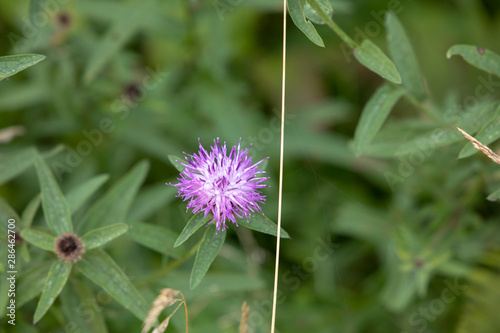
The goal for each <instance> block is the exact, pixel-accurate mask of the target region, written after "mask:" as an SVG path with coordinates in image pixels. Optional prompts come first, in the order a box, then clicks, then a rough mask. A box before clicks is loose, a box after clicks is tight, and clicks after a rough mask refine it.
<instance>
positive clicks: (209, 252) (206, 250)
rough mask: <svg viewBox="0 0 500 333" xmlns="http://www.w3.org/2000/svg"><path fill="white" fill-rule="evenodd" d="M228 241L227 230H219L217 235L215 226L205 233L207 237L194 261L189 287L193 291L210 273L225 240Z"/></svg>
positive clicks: (204, 237)
mask: <svg viewBox="0 0 500 333" xmlns="http://www.w3.org/2000/svg"><path fill="white" fill-rule="evenodd" d="M225 239H226V229H224V230H219V231H218V232H217V233H215V228H214V226H210V227H208V228H207V231H205V236H203V240H202V242H201V244H200V247H199V248H198V252H196V259H195V260H194V265H193V270H192V271H191V279H190V280H189V286H190V288H191V289H194V288H196V286H197V285H199V284H200V282H201V280H203V277H204V276H205V274H207V272H208V268H210V265H211V264H212V262H213V261H214V259H215V257H217V254H218V253H219V251H220V249H221V248H222V244H224V240H225Z"/></svg>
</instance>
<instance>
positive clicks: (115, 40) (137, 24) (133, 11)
mask: <svg viewBox="0 0 500 333" xmlns="http://www.w3.org/2000/svg"><path fill="white" fill-rule="evenodd" d="M151 4H152V1H141V2H140V3H139V2H137V3H131V8H130V11H129V12H128V13H129V15H128V16H127V17H126V18H125V17H120V18H119V19H115V20H114V22H113V23H112V25H111V26H110V27H109V29H108V30H107V31H106V32H105V33H104V34H103V35H102V38H101V39H100V40H99V42H98V43H97V44H96V45H94V47H93V48H92V52H91V55H90V56H89V57H88V59H89V60H88V62H87V65H86V66H85V71H84V73H83V77H84V80H85V82H86V83H89V82H91V81H92V80H93V79H94V78H95V77H96V76H97V75H98V74H99V72H100V71H101V70H102V69H103V68H104V67H105V65H106V63H108V62H109V61H112V59H113V57H114V56H115V55H116V53H117V52H119V51H120V49H121V48H122V47H123V45H125V43H126V42H127V41H128V40H129V39H130V38H132V37H133V36H134V34H136V33H137V32H138V31H139V29H140V28H141V24H142V22H144V21H146V20H147V17H148V14H149V13H150V12H151V9H152V6H151ZM132 6H133V7H132Z"/></svg>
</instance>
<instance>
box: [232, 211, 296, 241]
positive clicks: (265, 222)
mask: <svg viewBox="0 0 500 333" xmlns="http://www.w3.org/2000/svg"><path fill="white" fill-rule="evenodd" d="M238 226H242V227H245V228H248V229H252V230H255V231H259V232H263V233H265V234H268V235H273V236H278V233H277V231H278V227H277V225H276V224H275V223H274V222H273V221H271V220H270V219H268V218H267V217H266V216H265V215H262V214H260V213H255V214H252V215H251V216H250V217H249V218H248V222H247V221H246V220H245V219H241V220H240V221H238ZM280 238H290V235H289V234H288V232H286V231H285V230H284V229H283V228H281V233H280Z"/></svg>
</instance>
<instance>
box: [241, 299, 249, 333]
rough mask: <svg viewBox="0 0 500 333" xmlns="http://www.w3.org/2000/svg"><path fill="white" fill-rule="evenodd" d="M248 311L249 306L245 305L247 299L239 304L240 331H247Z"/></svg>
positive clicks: (244, 332)
mask: <svg viewBox="0 0 500 333" xmlns="http://www.w3.org/2000/svg"><path fill="white" fill-rule="evenodd" d="M249 311H250V308H249V307H248V305H247V301H244V302H243V304H242V305H241V320H240V333H246V332H247V326H248V312H249Z"/></svg>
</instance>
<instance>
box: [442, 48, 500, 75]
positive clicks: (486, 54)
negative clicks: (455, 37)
mask: <svg viewBox="0 0 500 333" xmlns="http://www.w3.org/2000/svg"><path fill="white" fill-rule="evenodd" d="M454 55H458V56H461V57H462V58H464V60H465V61H467V62H468V63H469V64H471V65H472V66H474V67H477V68H479V69H481V70H483V71H485V72H487V73H491V74H493V75H496V76H498V77H500V56H499V55H498V54H496V53H495V52H493V51H490V50H487V49H483V48H482V47H479V46H475V45H453V46H452V47H451V48H450V49H449V50H448V52H446V57H447V58H448V59H449V58H451V57H452V56H454Z"/></svg>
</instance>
